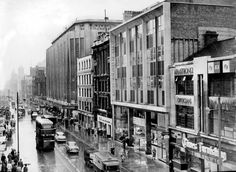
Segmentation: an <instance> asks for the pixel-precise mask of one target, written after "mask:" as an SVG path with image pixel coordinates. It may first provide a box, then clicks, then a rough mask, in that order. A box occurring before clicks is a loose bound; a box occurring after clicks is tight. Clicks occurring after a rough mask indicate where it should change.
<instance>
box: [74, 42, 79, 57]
mask: <svg viewBox="0 0 236 172" xmlns="http://www.w3.org/2000/svg"><path fill="white" fill-rule="evenodd" d="M75 57H76V58H79V38H75Z"/></svg>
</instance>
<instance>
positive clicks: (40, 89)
mask: <svg viewBox="0 0 236 172" xmlns="http://www.w3.org/2000/svg"><path fill="white" fill-rule="evenodd" d="M30 75H31V76H32V94H33V96H34V97H41V98H44V97H45V96H46V76H45V67H39V66H36V67H31V68H30Z"/></svg>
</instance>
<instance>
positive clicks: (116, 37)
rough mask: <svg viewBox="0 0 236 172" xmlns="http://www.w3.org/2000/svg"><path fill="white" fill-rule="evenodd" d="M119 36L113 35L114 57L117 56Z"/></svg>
mask: <svg viewBox="0 0 236 172" xmlns="http://www.w3.org/2000/svg"><path fill="white" fill-rule="evenodd" d="M119 54H120V53H119V37H118V36H115V57H117V56H119Z"/></svg>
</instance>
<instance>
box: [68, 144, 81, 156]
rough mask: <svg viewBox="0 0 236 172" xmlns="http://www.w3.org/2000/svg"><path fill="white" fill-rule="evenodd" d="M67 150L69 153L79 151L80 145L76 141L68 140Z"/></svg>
mask: <svg viewBox="0 0 236 172" xmlns="http://www.w3.org/2000/svg"><path fill="white" fill-rule="evenodd" d="M66 152H67V153H77V154H78V153H79V147H78V146H77V144H76V142H74V141H68V142H67V143H66Z"/></svg>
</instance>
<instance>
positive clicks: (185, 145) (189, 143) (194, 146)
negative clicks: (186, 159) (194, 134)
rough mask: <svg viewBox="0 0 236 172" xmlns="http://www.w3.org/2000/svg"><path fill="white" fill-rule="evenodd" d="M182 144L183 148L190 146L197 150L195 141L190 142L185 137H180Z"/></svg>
mask: <svg viewBox="0 0 236 172" xmlns="http://www.w3.org/2000/svg"><path fill="white" fill-rule="evenodd" d="M182 146H183V147H184V148H190V149H194V150H197V148H198V145H197V144H196V143H192V142H190V141H189V140H188V139H187V138H183V139H182Z"/></svg>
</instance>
